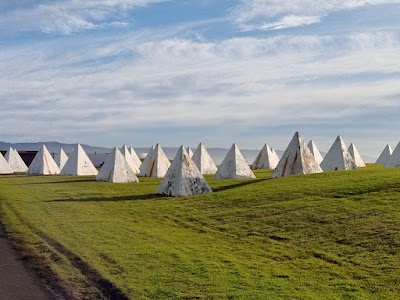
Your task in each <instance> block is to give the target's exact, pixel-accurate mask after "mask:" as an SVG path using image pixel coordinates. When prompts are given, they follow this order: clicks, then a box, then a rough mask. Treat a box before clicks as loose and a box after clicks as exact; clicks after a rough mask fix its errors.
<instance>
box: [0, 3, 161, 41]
mask: <svg viewBox="0 0 400 300" xmlns="http://www.w3.org/2000/svg"><path fill="white" fill-rule="evenodd" d="M164 1H167V0H106V1H94V0H85V1H80V0H63V1H53V2H43V3H42V4H38V5H36V6H34V7H32V8H29V9H16V10H14V11H12V12H8V13H7V14H3V15H0V17H1V18H0V25H1V27H3V29H4V30H5V29H7V30H8V32H9V31H10V30H16V31H42V32H44V33H51V34H70V33H73V32H78V31H81V30H89V29H96V28H99V27H104V26H121V25H126V22H120V21H119V20H120V19H124V17H125V13H126V12H127V11H129V10H131V9H134V8H135V7H140V6H147V5H149V4H153V3H158V2H164Z"/></svg>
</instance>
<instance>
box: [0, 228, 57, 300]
mask: <svg viewBox="0 0 400 300" xmlns="http://www.w3.org/2000/svg"><path fill="white" fill-rule="evenodd" d="M0 299H1V300H25V299H26V300H47V299H49V300H50V299H52V297H51V296H50V295H49V294H48V292H46V290H45V289H44V288H43V287H42V286H41V284H40V281H39V279H38V278H36V276H35V274H34V273H33V271H31V270H29V269H28V267H26V266H25V265H24V264H23V262H22V261H21V260H20V259H19V257H18V253H17V252H16V251H15V250H14V249H13V248H12V247H11V244H10V242H9V241H8V239H7V236H6V235H5V234H4V231H3V228H2V227H1V225H0Z"/></svg>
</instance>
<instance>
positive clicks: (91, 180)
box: [18, 178, 96, 185]
mask: <svg viewBox="0 0 400 300" xmlns="http://www.w3.org/2000/svg"><path fill="white" fill-rule="evenodd" d="M77 182H82V183H84V182H96V179H95V178H87V179H74V180H63V181H45V182H29V183H21V184H18V185H37V184H39V185H40V184H57V183H77Z"/></svg>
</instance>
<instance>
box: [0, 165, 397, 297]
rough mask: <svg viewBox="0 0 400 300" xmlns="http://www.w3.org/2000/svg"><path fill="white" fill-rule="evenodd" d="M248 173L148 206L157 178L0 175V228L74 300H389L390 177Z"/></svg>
mask: <svg viewBox="0 0 400 300" xmlns="http://www.w3.org/2000/svg"><path fill="white" fill-rule="evenodd" d="M255 173H256V175H257V179H250V180H222V181H214V180H212V177H210V176H209V177H206V179H207V180H208V182H209V184H210V186H211V188H212V189H213V190H214V193H212V194H209V195H200V196H195V197H183V198H166V197H158V196H155V195H153V193H154V192H155V191H156V189H157V186H158V184H159V182H160V179H148V178H140V180H141V182H140V183H131V184H111V183H103V182H96V181H95V180H94V177H70V176H50V177H45V176H24V175H19V176H18V175H15V176H2V177H0V208H1V212H2V221H3V223H4V224H5V226H6V228H7V230H8V231H9V232H10V234H11V235H12V236H13V237H14V238H15V239H16V240H17V242H18V243H19V245H20V247H21V248H22V250H23V251H24V252H25V253H27V255H36V256H39V258H40V259H39V260H38V261H40V264H41V265H42V271H43V272H46V270H47V272H48V273H49V274H53V275H52V276H54V274H56V275H57V276H56V278H57V279H55V280H56V281H59V282H60V285H64V283H65V284H66V285H67V286H69V289H70V293H71V294H70V295H73V296H74V297H76V298H79V297H85V298H93V299H97V298H99V293H101V291H100V292H99V289H100V290H101V287H102V286H103V288H109V285H110V283H111V286H112V285H114V286H115V287H116V288H118V289H119V290H120V291H121V292H122V293H123V294H125V295H126V296H128V297H129V298H131V299H400V169H384V168H383V167H382V166H375V165H369V166H368V167H367V168H364V169H358V170H353V171H339V172H328V173H322V174H314V175H307V176H294V177H287V178H280V179H270V178H269V176H270V174H271V172H269V171H258V172H255ZM96 278H100V279H101V280H97V281H96ZM96 285H97V286H96ZM109 297H111V298H112V296H109Z"/></svg>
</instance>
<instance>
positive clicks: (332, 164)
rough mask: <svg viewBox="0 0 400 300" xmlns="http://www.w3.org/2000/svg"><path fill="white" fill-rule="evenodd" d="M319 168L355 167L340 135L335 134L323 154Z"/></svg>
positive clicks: (327, 169) (332, 169) (345, 168)
mask: <svg viewBox="0 0 400 300" xmlns="http://www.w3.org/2000/svg"><path fill="white" fill-rule="evenodd" d="M321 168H322V170H324V171H337V170H351V169H357V165H356V163H355V161H354V159H353V157H352V156H351V154H350V153H349V151H348V150H347V147H346V144H345V143H344V141H343V139H342V137H341V136H340V135H338V136H337V138H336V140H335V141H334V143H333V144H332V146H331V148H330V149H329V151H328V153H327V154H326V155H325V157H324V160H323V161H322V162H321Z"/></svg>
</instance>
